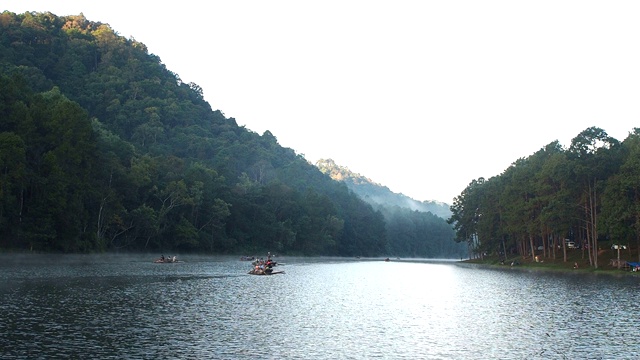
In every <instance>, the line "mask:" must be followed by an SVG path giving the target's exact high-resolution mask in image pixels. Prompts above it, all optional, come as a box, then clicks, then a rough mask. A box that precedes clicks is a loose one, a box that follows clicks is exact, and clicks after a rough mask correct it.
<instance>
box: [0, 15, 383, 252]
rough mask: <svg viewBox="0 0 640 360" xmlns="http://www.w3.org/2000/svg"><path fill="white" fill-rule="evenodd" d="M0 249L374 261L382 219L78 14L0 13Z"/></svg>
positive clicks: (142, 51) (130, 43) (129, 43)
mask: <svg viewBox="0 0 640 360" xmlns="http://www.w3.org/2000/svg"><path fill="white" fill-rule="evenodd" d="M0 89H1V90H0V248H2V249H5V250H7V249H8V250H17V251H21V250H31V251H58V252H99V251H114V250H118V251H154V252H156V251H158V252H160V251H162V252H168V251H181V252H187V251H189V252H212V253H247V254H252V255H253V254H254V253H264V252H265V251H267V250H268V251H272V252H277V253H289V254H308V255H344V256H353V255H362V256H373V255H383V254H386V253H387V251H388V241H387V237H386V234H385V223H384V219H383V216H382V215H381V214H380V213H379V212H377V211H375V210H374V209H372V207H371V206H370V205H368V204H366V203H365V202H364V201H362V200H360V199H359V198H358V197H357V196H355V195H354V194H352V193H350V192H349V190H348V189H347V187H346V186H345V185H344V184H342V183H339V182H335V181H333V180H331V179H330V178H329V177H328V176H326V175H324V174H322V173H321V172H320V171H319V170H318V169H317V168H316V167H315V166H313V165H312V164H310V163H308V162H307V161H306V160H305V159H304V158H303V157H302V156H300V155H298V154H296V153H295V151H294V150H292V149H288V148H283V147H281V146H280V145H279V144H278V142H277V139H276V137H275V136H273V134H271V133H270V132H268V131H267V132H265V133H264V134H263V135H261V136H260V135H258V134H256V133H254V132H252V131H250V130H248V129H245V128H244V127H240V126H238V125H237V124H236V122H235V120H234V119H232V118H226V117H225V116H224V114H223V113H222V112H220V111H217V110H216V111H213V110H212V109H211V107H210V105H209V104H208V103H207V102H206V101H204V99H203V97H202V94H203V90H202V89H201V88H200V87H199V86H198V85H197V84H195V83H188V84H187V83H184V82H182V81H181V79H180V77H179V76H178V75H177V74H175V73H173V72H172V71H170V70H168V69H167V68H166V67H165V66H164V65H163V64H162V62H161V61H160V58H159V57H158V56H156V55H153V54H150V53H149V52H148V51H147V48H146V47H145V45H144V44H142V43H139V42H137V41H135V40H133V39H126V38H123V37H121V36H119V35H118V34H117V32H115V31H114V30H113V29H111V28H110V26H109V25H107V24H103V23H100V22H95V21H89V20H88V19H86V18H85V17H84V16H83V15H78V16H63V17H59V16H56V15H54V14H51V13H24V14H14V13H10V12H4V13H2V14H0Z"/></svg>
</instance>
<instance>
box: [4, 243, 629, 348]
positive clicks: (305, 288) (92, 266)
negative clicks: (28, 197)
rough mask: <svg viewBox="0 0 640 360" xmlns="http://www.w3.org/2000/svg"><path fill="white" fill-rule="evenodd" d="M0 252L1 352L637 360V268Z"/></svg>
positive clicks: (425, 261)
mask: <svg viewBox="0 0 640 360" xmlns="http://www.w3.org/2000/svg"><path fill="white" fill-rule="evenodd" d="M181 258H182V260H184V262H183V263H175V264H154V263H153V262H152V260H153V256H152V255H149V256H142V255H125V256H116V255H62V256H61V255H49V256H40V255H38V256H22V255H20V256H18V255H16V256H13V257H9V256H8V255H2V256H1V257H0V260H1V264H0V305H1V308H0V319H1V321H0V358H2V359H45V358H46V359H49V358H71V359H89V358H96V359H152V358H153V359H165V358H166V359H169V358H177V359H256V358H261V359H637V358H639V357H640V337H639V334H638V328H637V326H638V321H639V319H640V306H638V303H637V301H638V293H639V291H640V278H638V277H635V276H612V275H593V274H580V273H562V274H560V273H551V272H540V271H525V270H523V269H519V268H508V267H505V268H488V267H480V266H472V265H467V264H459V263H456V262H447V261H427V260H424V261H417V260H412V261H403V260H398V261H390V262H384V261H381V260H377V259H371V260H355V259H322V258H286V257H283V258H276V260H277V261H279V262H280V263H283V264H284V265H282V266H278V267H277V268H276V269H277V270H284V271H285V274H280V275H272V276H252V275H248V274H247V272H248V271H249V269H250V264H249V263H248V262H245V261H239V260H238V257H215V256H212V257H203V256H183V257H181Z"/></svg>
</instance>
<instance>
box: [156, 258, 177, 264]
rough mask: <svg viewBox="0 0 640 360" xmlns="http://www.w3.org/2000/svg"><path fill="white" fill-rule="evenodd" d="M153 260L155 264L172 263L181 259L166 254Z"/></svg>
mask: <svg viewBox="0 0 640 360" xmlns="http://www.w3.org/2000/svg"><path fill="white" fill-rule="evenodd" d="M153 262H154V263H156V264H172V263H180V262H182V261H180V260H178V259H176V257H175V256H173V257H171V256H167V257H164V256H161V257H159V258H158V259H155V260H154V261H153Z"/></svg>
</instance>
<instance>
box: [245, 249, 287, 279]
mask: <svg viewBox="0 0 640 360" xmlns="http://www.w3.org/2000/svg"><path fill="white" fill-rule="evenodd" d="M251 265H252V266H253V267H252V268H251V270H250V271H249V275H276V274H284V271H273V267H274V266H276V265H277V264H276V262H275V261H273V260H271V253H269V254H268V255H267V260H266V261H265V260H262V259H258V260H256V261H254V262H252V263H251Z"/></svg>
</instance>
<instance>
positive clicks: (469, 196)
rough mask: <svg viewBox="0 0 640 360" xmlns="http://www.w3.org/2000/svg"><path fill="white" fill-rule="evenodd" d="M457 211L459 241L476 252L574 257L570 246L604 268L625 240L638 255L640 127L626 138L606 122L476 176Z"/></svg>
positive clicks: (453, 219)
mask: <svg viewBox="0 0 640 360" xmlns="http://www.w3.org/2000/svg"><path fill="white" fill-rule="evenodd" d="M451 209H452V212H453V215H452V216H451V218H450V219H449V222H450V223H451V224H453V225H454V226H455V229H456V238H457V240H458V241H461V242H465V243H467V244H468V246H469V249H470V251H471V252H472V253H473V254H475V256H481V255H482V254H485V253H498V254H501V255H502V256H504V255H507V256H509V255H513V254H518V255H521V256H522V257H524V258H527V257H528V258H529V259H531V256H532V255H533V254H535V255H536V256H539V257H542V258H545V257H546V258H553V259H556V258H557V259H563V260H564V261H566V259H567V252H568V251H582V253H583V256H584V258H585V259H588V263H589V264H590V265H591V266H592V267H593V268H598V267H599V266H603V265H609V264H606V263H605V264H602V263H601V262H599V261H598V256H599V255H601V254H602V252H604V251H607V250H608V251H610V249H611V247H612V246H614V247H615V246H616V245H618V246H624V250H623V252H622V253H623V254H622V256H624V257H626V258H627V259H631V256H637V255H632V254H638V246H639V245H640V129H638V128H635V129H632V131H630V133H629V135H628V137H627V138H626V139H624V141H622V142H621V141H619V140H617V139H614V138H612V137H610V136H609V135H608V134H607V133H606V132H605V131H604V130H603V129H601V128H598V127H591V128H587V129H585V130H584V131H582V132H581V133H580V134H578V135H577V136H576V137H575V138H573V140H572V141H571V144H570V145H569V146H568V147H563V146H561V144H559V143H558V142H557V141H556V142H552V143H550V144H548V145H546V146H544V147H543V148H541V149H540V150H539V151H537V152H536V153H534V154H533V155H531V156H529V157H527V158H522V159H518V160H517V161H515V162H514V163H513V164H512V165H511V166H510V167H509V168H508V169H506V170H505V171H504V172H503V173H502V174H500V175H498V176H495V177H492V178H490V179H484V178H479V179H476V180H473V181H472V182H471V183H470V184H469V185H468V186H467V187H466V189H464V191H463V192H462V193H461V194H460V195H459V196H458V197H456V199H455V200H454V204H453V206H452V207H451ZM569 244H571V245H569ZM576 248H577V249H576Z"/></svg>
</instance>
